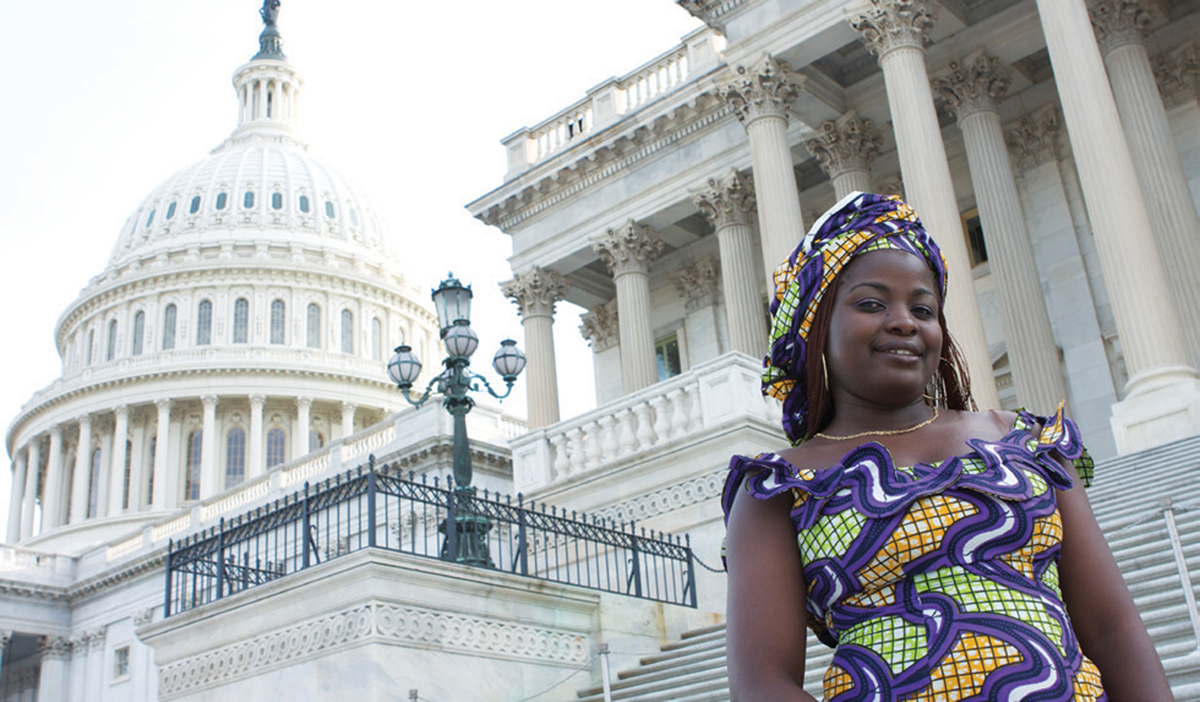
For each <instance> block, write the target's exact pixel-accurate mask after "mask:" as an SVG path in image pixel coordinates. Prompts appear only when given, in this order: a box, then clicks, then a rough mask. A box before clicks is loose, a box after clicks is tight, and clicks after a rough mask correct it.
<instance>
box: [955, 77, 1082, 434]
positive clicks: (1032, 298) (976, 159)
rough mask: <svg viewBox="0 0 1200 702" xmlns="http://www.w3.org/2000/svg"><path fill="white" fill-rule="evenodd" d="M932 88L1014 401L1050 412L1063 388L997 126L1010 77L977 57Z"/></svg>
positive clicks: (1001, 133)
mask: <svg viewBox="0 0 1200 702" xmlns="http://www.w3.org/2000/svg"><path fill="white" fill-rule="evenodd" d="M933 88H934V90H935V91H936V92H937V93H938V94H940V95H941V96H942V98H944V99H945V101H946V109H947V110H949V111H950V114H952V115H955V116H957V117H958V126H959V128H960V129H962V132H963V143H964V146H965V147H966V151H967V164H968V166H969V168H970V170H971V183H972V184H973V185H974V188H975V202H976V204H977V205H978V207H979V217H980V220H981V221H982V222H983V232H984V235H985V236H986V237H987V247H988V260H989V261H990V263H991V266H992V280H994V281H995V285H996V293H997V297H998V298H999V302H1000V320H1001V324H1002V325H1003V328H1004V339H1005V341H1006V343H1007V345H1008V358H1009V362H1010V363H1011V365H1012V369H1013V383H1014V384H1015V385H1016V390H1017V401H1018V402H1019V403H1020V404H1021V406H1023V407H1027V408H1029V409H1031V410H1034V411H1035V412H1040V413H1043V414H1049V413H1050V412H1053V411H1054V408H1055V407H1057V406H1058V403H1059V402H1061V401H1062V400H1063V399H1065V398H1066V396H1067V386H1066V383H1065V381H1064V380H1063V374H1062V369H1061V368H1060V366H1059V362H1058V348H1057V347H1056V346H1055V344H1054V333H1053V331H1052V330H1051V327H1050V315H1049V314H1048V313H1047V311H1046V305H1045V303H1044V301H1043V296H1042V284H1041V279H1040V278H1039V276H1038V271H1037V267H1036V266H1035V265H1034V262H1033V246H1032V245H1031V244H1030V242H1029V232H1028V230H1027V229H1026V227H1025V216H1024V214H1023V212H1022V210H1021V196H1020V194H1019V193H1018V192H1017V183H1016V179H1015V178H1014V177H1013V171H1012V163H1011V162H1009V160H1008V149H1007V147H1006V146H1005V143H1004V130H1003V128H1002V127H1001V124H1000V111H999V105H1000V100H1002V99H1003V98H1004V95H1005V94H1006V93H1007V91H1008V79H1007V78H1005V77H1004V76H1003V74H1002V72H1001V67H1000V61H999V60H998V59H994V58H989V57H987V56H980V57H978V58H977V59H976V60H974V61H971V62H970V63H968V64H967V65H966V66H960V65H959V64H957V63H951V64H950V73H949V74H948V75H946V76H941V77H938V78H936V79H934V81H933Z"/></svg>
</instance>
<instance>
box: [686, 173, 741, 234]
mask: <svg viewBox="0 0 1200 702" xmlns="http://www.w3.org/2000/svg"><path fill="white" fill-rule="evenodd" d="M692 202H694V203H696V207H699V208H700V211H701V212H703V213H704V216H706V217H708V221H709V222H711V223H712V225H713V227H714V228H716V229H718V230H720V229H723V228H725V227H728V226H730V225H731V224H750V223H751V222H752V221H754V213H755V211H754V208H755V201H754V179H753V178H752V177H751V176H750V175H748V174H746V175H743V174H742V173H740V172H738V170H737V169H736V168H731V169H729V172H728V173H726V174H725V175H724V176H723V177H721V178H709V179H708V184H707V186H706V187H705V188H704V190H701V191H700V192H698V193H696V194H695V195H693V196H692Z"/></svg>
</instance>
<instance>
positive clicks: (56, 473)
mask: <svg viewBox="0 0 1200 702" xmlns="http://www.w3.org/2000/svg"><path fill="white" fill-rule="evenodd" d="M46 458H47V460H46V486H45V488H43V489H42V531H48V530H50V529H53V528H55V527H58V526H62V523H63V515H62V504H63V494H62V491H63V473H64V470H63V444H62V426H61V425H57V426H53V427H51V428H50V454H49V455H48V456H47V457H46Z"/></svg>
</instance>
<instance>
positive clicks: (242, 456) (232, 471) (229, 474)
mask: <svg viewBox="0 0 1200 702" xmlns="http://www.w3.org/2000/svg"><path fill="white" fill-rule="evenodd" d="M245 479H246V432H245V431H244V430H242V429H241V428H239V427H234V428H233V429H230V430H229V434H228V435H227V436H226V437H225V488H226V489H228V488H231V487H233V486H234V485H237V484H239V483H241V482H242V481H243V480H245Z"/></svg>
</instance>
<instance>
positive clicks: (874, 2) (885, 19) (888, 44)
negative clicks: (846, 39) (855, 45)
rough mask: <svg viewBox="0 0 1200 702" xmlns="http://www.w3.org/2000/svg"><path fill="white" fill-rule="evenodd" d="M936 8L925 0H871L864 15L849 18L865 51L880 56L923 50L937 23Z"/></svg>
mask: <svg viewBox="0 0 1200 702" xmlns="http://www.w3.org/2000/svg"><path fill="white" fill-rule="evenodd" d="M937 20H938V13H937V7H936V6H935V5H932V4H931V3H929V1H928V0H871V6H870V7H869V8H867V9H866V11H865V12H863V13H862V14H859V15H857V16H855V17H852V18H851V19H850V26H852V27H854V29H855V31H857V32H858V33H859V34H860V35H862V38H863V43H864V44H866V46H867V50H868V51H870V52H871V53H873V54H875V55H876V56H879V57H882V56H883V55H884V54H886V53H887V52H889V51H891V50H893V49H899V48H903V47H914V48H917V49H923V48H924V47H925V42H926V41H928V39H929V32H930V31H932V30H933V26H934V25H935V24H937Z"/></svg>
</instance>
